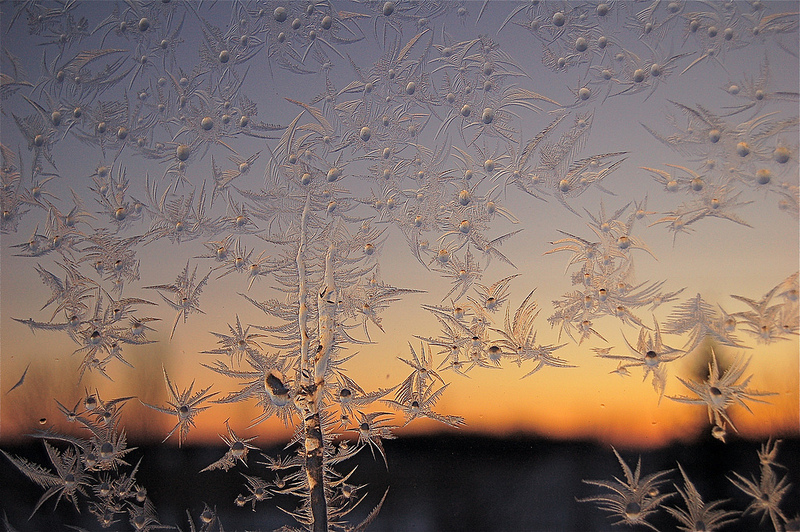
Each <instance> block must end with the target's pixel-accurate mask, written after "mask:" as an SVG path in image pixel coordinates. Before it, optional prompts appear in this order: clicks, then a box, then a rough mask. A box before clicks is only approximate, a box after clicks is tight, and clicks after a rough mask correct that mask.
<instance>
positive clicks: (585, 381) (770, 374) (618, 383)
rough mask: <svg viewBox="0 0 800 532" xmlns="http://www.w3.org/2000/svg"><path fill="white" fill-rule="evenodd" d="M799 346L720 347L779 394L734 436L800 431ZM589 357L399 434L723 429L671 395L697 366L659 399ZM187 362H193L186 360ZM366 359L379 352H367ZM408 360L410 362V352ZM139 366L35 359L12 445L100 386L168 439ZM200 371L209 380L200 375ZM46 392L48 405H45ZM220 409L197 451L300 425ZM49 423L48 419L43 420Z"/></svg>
mask: <svg viewBox="0 0 800 532" xmlns="http://www.w3.org/2000/svg"><path fill="white" fill-rule="evenodd" d="M370 347H374V346H370ZM797 349H798V343H797V341H794V342H783V343H782V344H776V345H769V346H754V349H751V350H747V351H742V350H726V349H723V350H720V349H717V351H718V356H719V357H720V364H721V365H723V364H724V361H725V360H730V358H731V357H732V356H735V354H736V353H737V352H740V353H741V352H743V353H745V355H746V356H749V357H752V359H751V362H750V365H749V367H748V371H747V373H746V374H745V377H746V376H747V375H750V374H752V375H753V378H752V379H751V381H750V383H749V385H748V388H749V389H751V390H757V391H770V392H774V393H775V394H776V395H772V396H767V397H762V398H761V399H762V400H764V401H766V402H765V403H755V402H748V405H749V406H750V408H751V409H752V411H753V413H752V414H751V413H750V412H747V411H746V410H745V409H743V408H741V407H739V406H733V407H731V408H730V409H729V415H730V416H731V418H732V420H733V422H734V423H735V425H736V427H737V429H738V431H739V432H738V434H731V435H730V437H731V438H736V437H743V438H750V439H763V438H766V437H769V436H797V435H800V421H799V420H800V408H799V406H798V405H800V397H799V396H798V389H800V383H799V382H798V381H799V379H798V374H799V369H798V351H797ZM367 351H368V350H367ZM586 351H587V350H578V349H574V352H575V357H574V358H573V359H572V360H573V361H574V362H575V363H576V364H578V365H579V367H576V368H565V369H557V368H544V369H543V370H541V371H540V372H538V373H536V374H534V375H532V376H530V377H528V378H525V379H521V378H520V377H522V376H523V375H524V374H525V373H527V371H528V370H527V369H526V368H525V367H523V368H517V367H516V366H515V365H513V364H506V367H505V368H504V369H503V370H492V369H485V370H483V371H482V372H478V373H472V374H471V375H472V378H469V379H467V378H463V377H460V376H456V375H452V376H451V377H450V380H451V381H452V382H451V385H450V386H449V388H448V390H447V393H446V394H445V395H444V396H443V398H442V399H441V401H440V402H439V403H438V404H437V407H436V409H435V410H436V411H437V412H440V413H442V414H450V415H460V416H463V417H464V418H465V421H466V425H465V426H464V427H462V428H461V429H460V431H455V429H450V428H448V427H446V426H444V425H442V424H440V423H438V422H434V421H431V420H427V419H418V420H414V421H413V422H411V423H410V424H409V425H407V426H405V427H399V428H397V429H396V430H395V431H394V432H395V433H396V434H397V435H398V436H400V437H402V436H404V435H409V436H411V435H424V434H432V433H437V432H440V431H442V430H445V431H446V432H461V433H464V434H478V435H488V436H496V437H504V436H519V435H525V434H527V435H532V436H538V437H545V438H553V439H571V440H580V439H583V440H594V441H599V442H603V443H607V444H612V445H615V446H617V447H625V448H641V449H644V448H657V447H660V446H663V445H666V444H669V443H670V442H672V441H684V442H688V441H692V440H694V439H696V438H698V437H700V436H703V435H704V433H705V432H707V431H709V430H710V429H711V425H710V424H709V422H708V418H707V413H706V408H705V406H703V405H687V404H681V403H677V402H675V401H672V400H670V399H669V396H670V395H685V394H687V392H688V390H686V389H685V388H684V387H683V386H682V385H681V384H680V382H679V381H678V380H677V379H676V378H675V376H676V375H677V376H682V377H683V378H691V377H686V376H685V375H686V372H687V371H689V364H690V363H693V362H692V361H690V360H685V361H684V360H678V361H676V362H675V363H672V364H670V365H669V374H668V375H669V377H668V384H667V389H666V392H665V396H664V397H663V399H662V400H661V401H660V403H659V401H658V396H657V394H656V393H655V391H654V390H653V387H652V384H651V382H650V378H648V379H647V380H645V381H642V378H641V375H642V373H641V371H632V374H631V376H629V377H622V376H620V375H616V374H612V373H609V371H610V370H611V369H613V367H614V364H613V361H609V360H601V359H597V358H595V357H593V356H591V353H590V352H589V353H587V352H586ZM181 356H188V355H186V354H185V353H184V354H182V355H181ZM363 356H364V357H367V356H370V354H369V353H368V352H365V353H363ZM400 356H403V357H406V356H407V355H406V354H405V353H402V354H401V355H400ZM56 358H57V357H56ZM130 360H131V362H132V363H133V364H134V366H136V370H135V373H136V375H130V377H129V378H128V379H126V380H118V381H117V382H113V383H112V382H109V381H106V380H105V379H98V378H96V377H90V378H87V379H86V381H87V382H85V383H82V384H81V386H80V387H79V388H75V387H74V385H72V384H70V382H71V381H72V379H71V377H72V376H73V375H74V372H71V370H69V369H67V368H69V367H70V366H72V365H75V364H76V361H74V360H70V359H69V357H66V358H65V359H63V360H57V361H55V363H53V364H49V366H50V369H51V370H52V373H49V374H47V373H46V368H45V365H46V364H43V363H41V362H35V363H34V364H36V366H34V365H32V369H31V371H30V372H29V379H27V380H26V383H25V385H24V386H22V387H20V388H19V389H18V390H14V391H13V392H12V393H11V394H9V395H7V396H5V397H3V399H2V407H3V408H2V412H3V417H2V420H1V421H2V422H1V423H0V443H11V442H19V443H21V442H23V441H26V440H25V437H24V435H25V434H29V433H31V432H33V431H36V430H38V429H44V428H46V427H54V428H56V429H57V430H59V431H67V432H69V431H70V430H71V428H72V427H71V426H70V425H69V423H67V422H66V421H65V420H64V419H63V416H62V415H61V413H60V412H58V410H57V408H56V404H55V402H54V401H53V399H52V398H56V399H58V400H59V401H61V402H62V403H63V404H64V405H65V406H66V407H68V408H71V407H72V406H74V403H75V402H76V401H77V400H78V399H79V398H80V397H82V396H83V395H84V393H85V390H90V391H93V390H95V389H96V390H98V392H99V394H100V397H101V398H103V399H112V398H116V397H120V396H128V395H135V396H136V398H134V399H131V400H130V401H128V404H127V405H126V406H125V410H124V415H123V424H122V427H123V428H125V430H126V433H127V435H128V438H129V440H130V442H131V443H134V442H146V441H155V442H160V441H161V440H162V439H163V437H164V436H166V434H167V433H168V432H169V431H170V430H171V429H172V427H173V426H174V425H175V419H174V418H172V417H170V416H167V415H165V414H161V413H158V412H155V411H153V410H151V409H149V408H147V407H146V406H143V405H142V404H141V403H140V400H141V401H142V402H146V403H150V404H154V405H159V406H160V405H164V404H165V402H166V399H167V398H166V392H165V386H164V379H163V374H162V373H161V368H160V367H158V366H157V365H156V363H155V362H154V359H153V358H148V357H147V353H142V354H141V355H140V356H138V357H131V358H130ZM201 360H205V359H201ZM353 362H355V361H353ZM395 362H396V363H393V362H388V363H386V364H384V365H382V366H380V367H381V368H382V369H383V371H384V372H386V371H388V372H389V373H383V374H380V375H378V374H375V373H374V372H373V371H371V370H370V368H369V365H361V366H359V365H357V364H354V365H353V370H352V371H351V373H350V375H351V377H353V378H354V379H356V381H357V382H359V384H361V385H362V387H364V389H365V390H367V391H369V390H370V389H378V388H386V387H389V386H391V385H392V384H394V383H397V382H399V381H400V380H402V378H403V377H404V376H405V375H406V373H404V372H406V368H407V366H405V364H403V363H402V362H399V361H397V360H396V359H395ZM59 364H61V365H62V366H61V367H59ZM181 366H182V367H181ZM3 369H4V371H3V375H2V386H3V389H6V390H7V389H9V388H10V387H11V386H13V384H14V381H15V380H16V378H18V375H19V374H21V372H22V371H23V370H24V364H22V363H21V362H18V361H17V360H7V361H6V363H5V364H4V368H3ZM34 369H35V371H34ZM638 369H639V368H634V370H638ZM131 371H134V370H131ZM167 371H168V372H169V374H170V378H171V379H172V380H173V382H174V383H175V384H176V385H177V386H178V388H179V389H184V388H186V387H188V386H189V384H190V383H191V382H192V380H193V379H196V381H195V383H194V390H195V391H198V390H200V389H202V388H204V387H206V386H208V385H211V384H213V388H212V391H217V392H220V394H219V396H217V397H215V399H218V398H219V397H221V396H223V395H225V394H227V393H229V392H231V391H234V390H236V389H237V385H236V383H234V382H233V380H230V379H227V378H225V379H215V378H214V376H215V374H213V373H212V372H211V371H207V370H202V371H200V372H197V368H196V366H195V365H194V363H192V364H182V365H175V364H173V365H171V366H168V367H167ZM193 372H195V373H197V374H196V375H193ZM65 374H66V375H69V376H70V379H69V380H68V381H65V380H64V379H62V378H59V377H58V375H65ZM697 378H698V377H695V379H697ZM215 381H216V382H215ZM576 391H579V392H576ZM41 397H46V398H47V399H45V400H44V401H41ZM391 397H392V395H391V394H389V395H387V398H391ZM69 401H72V404H70V403H69ZM208 406H211V408H210V409H209V410H207V411H205V412H201V413H200V414H198V416H197V418H196V423H197V426H196V428H193V429H192V430H191V432H190V433H189V436H188V438H187V440H186V443H187V444H208V445H221V444H222V442H221V440H220V437H219V435H220V434H225V427H224V423H225V421H226V420H229V422H230V425H231V427H232V428H233V429H234V431H235V432H236V433H237V434H238V435H241V436H247V437H249V436H253V435H258V440H257V442H258V443H259V444H260V445H272V444H280V443H285V442H287V441H288V440H289V438H290V437H291V434H292V432H293V429H292V427H289V428H287V427H284V426H283V424H282V423H281V422H280V421H279V420H278V419H276V418H271V419H269V420H266V421H264V422H262V423H261V424H259V425H258V426H255V427H252V428H248V427H249V426H250V424H251V423H252V421H253V419H254V418H255V417H256V416H257V415H258V408H257V407H256V405H255V401H254V400H250V401H245V402H242V403H234V404H208ZM367 410H372V411H374V410H381V411H391V408H390V407H389V406H388V405H385V404H382V403H379V402H378V403H375V404H373V405H371V407H369V408H368V409H367ZM40 419H46V420H47V421H46V422H44V423H42V424H40V423H39V421H38V420H40ZM394 422H395V423H399V424H402V423H403V418H402V415H401V414H398V415H397V417H396V418H395V421H394ZM348 428H349V427H348ZM345 437H355V434H354V433H353V432H349V433H348V432H345ZM167 444H169V445H173V444H174V445H177V435H173V436H172V437H171V438H169V440H168V441H167Z"/></svg>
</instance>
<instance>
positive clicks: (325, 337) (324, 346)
mask: <svg viewBox="0 0 800 532" xmlns="http://www.w3.org/2000/svg"><path fill="white" fill-rule="evenodd" d="M335 251H336V245H335V244H334V243H333V242H331V243H330V245H329V246H328V252H327V253H326V254H325V278H324V279H323V288H322V290H320V291H319V294H318V296H317V309H318V312H319V350H318V351H317V354H316V355H315V356H314V385H315V386H316V387H318V388H319V387H322V386H323V385H324V384H325V372H326V371H327V369H328V360H329V359H330V357H331V351H333V341H334V338H333V330H334V326H335V318H336V281H335V280H334V278H333V255H334V253H335Z"/></svg>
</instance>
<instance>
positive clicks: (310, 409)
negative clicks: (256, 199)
mask: <svg viewBox="0 0 800 532" xmlns="http://www.w3.org/2000/svg"><path fill="white" fill-rule="evenodd" d="M310 205H311V193H310V192H309V193H308V195H307V196H306V203H305V206H304V207H303V214H302V216H301V218H300V245H299V246H298V248H297V277H298V293H297V299H298V303H299V310H298V313H297V323H298V326H299V328H300V364H301V372H300V375H301V380H302V385H303V388H304V394H306V398H305V399H306V400H305V402H304V403H303V428H304V431H305V451H306V452H305V471H306V479H307V481H308V491H309V503H310V507H311V522H312V525H311V526H312V530H314V531H315V532H323V531H327V529H328V508H327V502H326V500H325V488H324V484H323V479H322V468H323V446H322V445H323V441H322V427H321V425H320V420H319V408H318V406H319V405H318V404H317V397H318V394H317V391H316V388H317V387H316V383H315V382H313V381H312V380H311V369H310V368H309V364H310V362H311V360H310V357H309V354H308V351H309V349H308V348H309V343H310V340H309V337H308V298H307V296H308V284H307V279H306V266H305V256H304V255H305V251H306V244H307V242H308V213H309V210H310Z"/></svg>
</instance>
